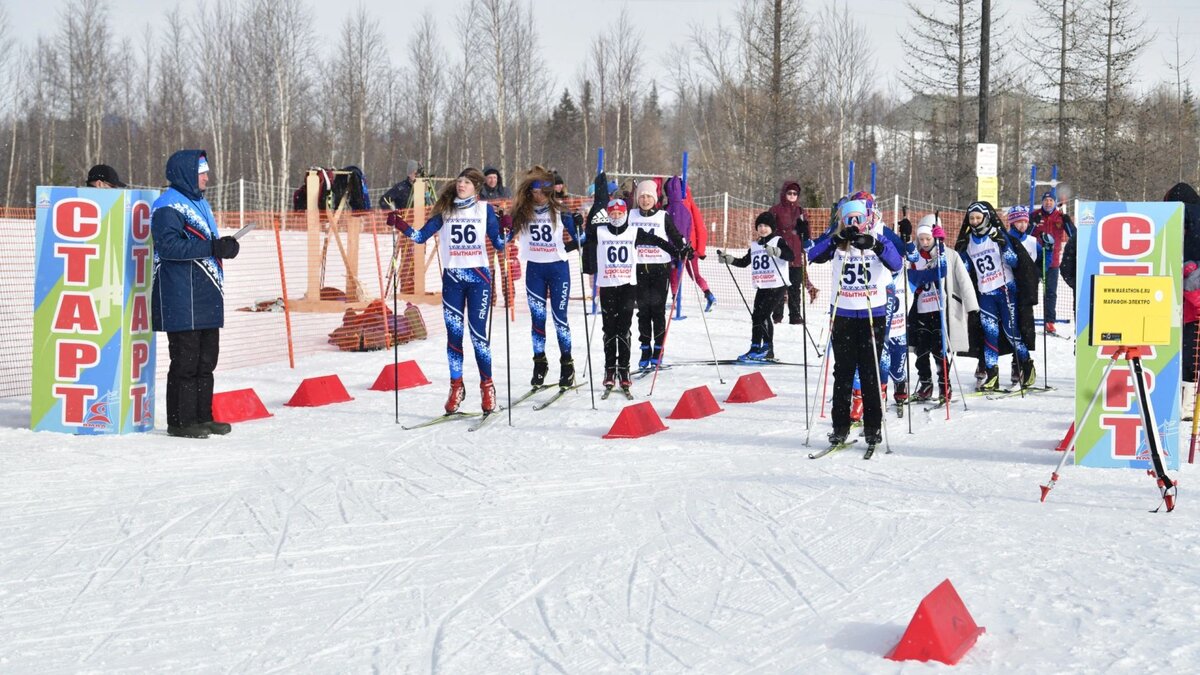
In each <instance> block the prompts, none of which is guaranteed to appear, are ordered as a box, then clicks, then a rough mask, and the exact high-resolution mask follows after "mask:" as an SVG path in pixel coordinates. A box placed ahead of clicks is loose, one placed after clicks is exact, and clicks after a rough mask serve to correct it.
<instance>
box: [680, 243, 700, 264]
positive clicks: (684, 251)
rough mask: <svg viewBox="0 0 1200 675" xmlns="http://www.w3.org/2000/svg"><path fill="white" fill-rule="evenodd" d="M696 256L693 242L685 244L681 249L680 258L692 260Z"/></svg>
mask: <svg viewBox="0 0 1200 675" xmlns="http://www.w3.org/2000/svg"><path fill="white" fill-rule="evenodd" d="M695 257H696V251H694V250H693V249H692V245H691V244H684V245H683V248H681V249H679V259H680V260H691V259H692V258H695Z"/></svg>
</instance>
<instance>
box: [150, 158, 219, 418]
mask: <svg viewBox="0 0 1200 675" xmlns="http://www.w3.org/2000/svg"><path fill="white" fill-rule="evenodd" d="M208 175H209V174H208V156H207V154H206V153H205V151H204V150H180V151H179V152H176V153H175V154H173V155H171V158H170V159H168V160H167V182H169V183H170V184H171V187H170V189H168V190H167V191H166V192H164V193H163V194H162V196H160V197H159V198H158V199H157V200H155V201H154V207H153V208H152V210H151V220H150V231H151V234H152V236H153V240H154V288H153V291H152V299H151V308H152V314H153V321H154V330H156V331H163V332H165V333H166V334H167V344H168V346H169V351H170V358H171V367H170V369H169V370H168V371H167V433H168V434H170V435H172V436H181V437H184V438H207V437H208V435H209V434H227V433H229V431H230V426H229V425H228V424H225V423H223V422H214V421H213V417H212V396H213V371H214V370H215V369H216V367H217V355H218V353H219V351H220V329H221V327H222V326H223V325H225V296H224V292H223V289H222V285H223V282H224V277H225V271H224V269H223V267H222V262H221V261H222V260H223V259H228V258H235V257H237V254H238V241H237V239H234V238H233V237H219V236H218V235H217V221H216V218H214V217H213V212H212V208H211V207H209V205H208V202H207V201H206V200H205V199H204V189H205V188H206V187H208Z"/></svg>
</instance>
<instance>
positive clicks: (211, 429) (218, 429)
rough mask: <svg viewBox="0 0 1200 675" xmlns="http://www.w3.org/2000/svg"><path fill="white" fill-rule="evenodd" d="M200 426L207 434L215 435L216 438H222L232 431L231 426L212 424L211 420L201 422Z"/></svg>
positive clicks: (226, 423)
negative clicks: (206, 430)
mask: <svg viewBox="0 0 1200 675" xmlns="http://www.w3.org/2000/svg"><path fill="white" fill-rule="evenodd" d="M200 426H202V427H204V428H205V429H208V433H210V434H216V435H218V436H224V435H225V434H227V433H229V432H231V431H233V426H231V425H230V424H229V423H228V422H214V421H213V420H209V421H207V422H201V423H200Z"/></svg>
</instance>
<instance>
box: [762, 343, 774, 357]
mask: <svg viewBox="0 0 1200 675" xmlns="http://www.w3.org/2000/svg"><path fill="white" fill-rule="evenodd" d="M761 360H763V361H774V360H775V345H773V344H771V343H770V342H764V343H763V356H762V359H761Z"/></svg>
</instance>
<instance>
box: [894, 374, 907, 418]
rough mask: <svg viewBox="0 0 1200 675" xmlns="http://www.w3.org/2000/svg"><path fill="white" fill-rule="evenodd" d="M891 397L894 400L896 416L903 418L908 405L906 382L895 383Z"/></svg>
mask: <svg viewBox="0 0 1200 675" xmlns="http://www.w3.org/2000/svg"><path fill="white" fill-rule="evenodd" d="M893 397H894V398H895V399H896V414H898V415H899V416H900V417H904V410H905V406H907V405H908V382H897V383H896V393H895V394H893Z"/></svg>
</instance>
